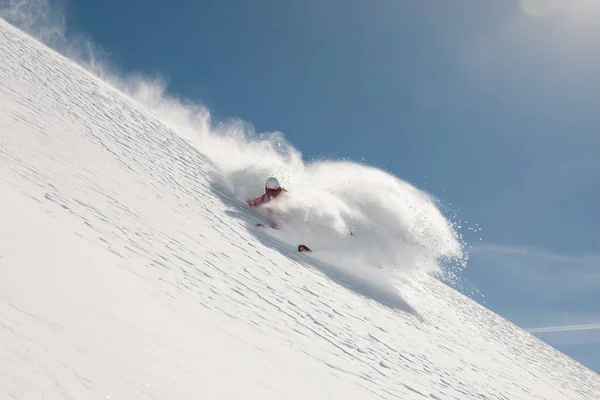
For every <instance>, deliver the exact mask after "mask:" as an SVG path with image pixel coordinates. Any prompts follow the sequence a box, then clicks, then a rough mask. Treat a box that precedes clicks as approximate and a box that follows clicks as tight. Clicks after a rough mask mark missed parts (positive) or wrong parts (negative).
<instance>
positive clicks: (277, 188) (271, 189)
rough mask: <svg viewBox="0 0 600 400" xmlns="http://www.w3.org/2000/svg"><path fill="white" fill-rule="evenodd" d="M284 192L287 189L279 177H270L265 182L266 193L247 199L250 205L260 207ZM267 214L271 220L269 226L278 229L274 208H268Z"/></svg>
mask: <svg viewBox="0 0 600 400" xmlns="http://www.w3.org/2000/svg"><path fill="white" fill-rule="evenodd" d="M283 192H287V190H285V189H284V188H282V187H281V185H280V184H279V181H278V180H277V178H273V177H270V178H269V179H267V181H266V182H265V194H263V195H262V196H260V197H257V198H255V199H248V200H246V203H248V206H249V207H260V206H262V205H265V204H267V203H268V202H270V201H271V200H274V199H276V198H277V197H279V196H280V195H281V194H282V193H283ZM267 214H268V217H267V219H268V221H269V226H270V227H271V228H273V229H277V228H278V226H277V223H275V221H274V220H273V210H271V209H270V208H267ZM257 226H263V225H262V224H257Z"/></svg>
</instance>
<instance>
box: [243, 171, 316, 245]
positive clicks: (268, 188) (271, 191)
mask: <svg viewBox="0 0 600 400" xmlns="http://www.w3.org/2000/svg"><path fill="white" fill-rule="evenodd" d="M283 192H287V190H285V189H284V188H282V187H281V185H280V184H279V181H278V180H277V178H273V177H271V178H269V179H267V181H266V182H265V194H263V195H262V196H260V197H257V198H255V199H248V200H246V203H248V206H249V207H251V208H253V207H260V206H263V205H265V204H267V203H268V202H270V201H272V200H274V199H276V198H278V197H279V196H280V195H281V194H282V193H283ZM266 210H267V214H268V217H267V220H268V221H269V226H270V227H271V228H273V229H278V226H277V223H276V222H275V221H274V220H273V214H274V211H273V210H272V209H271V208H269V207H267V208H266ZM256 226H259V227H263V226H264V225H263V224H256ZM298 251H299V252H301V253H306V252H312V250H311V249H309V248H308V246H306V245H303V244H300V245H298Z"/></svg>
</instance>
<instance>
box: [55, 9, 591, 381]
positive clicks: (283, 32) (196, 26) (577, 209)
mask: <svg viewBox="0 0 600 400" xmlns="http://www.w3.org/2000/svg"><path fill="white" fill-rule="evenodd" d="M571 3H573V4H571ZM62 4H63V5H64V7H65V10H64V11H65V16H66V24H67V27H68V32H69V34H85V35H87V36H88V37H90V38H91V40H92V41H93V42H94V43H95V44H97V45H99V46H100V47H101V48H102V49H103V50H105V51H106V52H107V54H108V57H109V60H110V62H111V63H112V65H114V66H115V67H116V68H118V69H119V71H121V72H122V73H125V74H127V73H132V72H143V73H146V74H157V75H160V76H162V77H164V78H166V79H167V81H168V83H169V90H170V92H171V93H174V94H179V95H181V96H184V97H187V98H190V99H192V100H194V101H195V102H198V103H203V104H205V105H206V106H207V107H208V108H209V109H210V111H211V113H212V114H213V116H215V118H223V119H225V118H229V117H239V118H242V119H244V120H246V121H248V122H250V123H252V124H253V125H254V126H255V128H256V130H257V131H259V132H262V131H273V130H278V131H282V132H283V133H284V134H285V136H286V137H287V139H288V140H289V141H290V142H291V143H293V144H294V146H295V147H297V148H298V149H299V150H300V151H302V152H303V154H304V156H305V158H306V159H311V158H316V157H335V158H341V157H343V158H350V159H353V160H364V161H366V162H367V163H369V164H372V165H376V166H379V167H381V168H384V169H386V170H388V171H390V172H392V173H394V174H395V175H397V176H399V177H402V178H404V179H406V180H408V181H409V182H411V183H414V184H415V185H417V186H418V187H420V188H422V189H425V190H428V191H429V192H431V193H432V194H434V195H436V196H438V197H439V198H440V199H441V200H442V201H443V202H444V204H446V205H449V206H450V207H452V208H454V209H455V210H457V212H458V213H459V215H460V216H461V217H462V218H464V219H466V220H468V221H469V223H470V225H471V226H474V225H473V224H474V223H477V224H479V225H478V226H479V227H481V228H482V229H483V231H482V232H477V234H472V233H470V234H467V235H466V239H467V241H468V242H469V244H472V245H474V246H475V248H474V249H473V250H472V251H471V259H470V262H469V265H468V268H467V270H466V272H465V277H466V279H467V280H468V285H471V286H472V287H473V288H475V289H477V290H479V291H480V292H481V293H483V294H484V295H485V298H484V300H485V304H486V306H487V307H489V308H491V309H493V310H494V311H496V312H498V313H499V314H501V315H503V316H504V317H506V318H508V319H510V320H511V321H514V322H515V323H517V324H518V325H520V326H522V327H526V328H527V327H531V328H534V327H542V326H572V325H581V324H586V325H588V326H589V325H593V324H599V323H600V307H599V304H600V290H599V289H598V288H599V287H600V250H599V249H600V235H598V233H597V232H598V231H597V229H598V225H599V222H600V208H599V207H598V204H600V173H599V172H598V171H600V157H599V156H598V153H599V150H600V128H599V127H600V109H599V107H600V106H599V104H600V74H599V73H598V71H600V51H598V43H600V25H598V24H597V21H598V20H599V18H600V3H598V2H595V1H593V0H579V1H577V2H573V1H564V0H543V1H538V0H523V1H520V2H519V1H517V0H514V1H513V0H507V1H494V2H492V1H474V0H469V1H466V0H457V1H453V2H443V1H433V0H426V1H400V0H329V1H311V0H289V1H277V0H253V1H251V2H250V1H239V0H238V1H235V0H218V1H217V0H210V1H201V0H194V1H191V0H182V1H179V2H177V3H176V5H175V3H174V4H173V5H170V6H168V7H165V5H164V4H165V3H164V2H162V1H156V0H143V1H142V0H130V1H126V2H124V1H116V0H103V1H68V2H66V3H62ZM54 5H55V4H54ZM467 233H469V232H467ZM480 238H481V239H482V241H479V239H480ZM475 299H477V300H478V301H483V300H482V298H481V297H478V296H476V297H475ZM536 334H537V335H538V336H539V337H540V338H542V339H543V340H546V341H548V342H549V343H550V344H552V345H554V346H555V347H557V348H559V349H560V350H561V351H563V352H565V353H566V354H569V355H571V356H572V357H574V358H576V359H577V360H579V361H580V362H582V363H584V364H586V365H587V366H589V367H591V368H593V369H595V370H596V371H600V329H588V330H585V331H581V330H576V329H573V330H563V331H560V332H544V333H536Z"/></svg>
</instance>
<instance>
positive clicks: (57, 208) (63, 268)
mask: <svg viewBox="0 0 600 400" xmlns="http://www.w3.org/2000/svg"><path fill="white" fill-rule="evenodd" d="M138 94H139V93H138ZM140 101H141V102H140ZM142 103H144V104H142ZM159 105H160V106H161V107H158V106H157V104H153V103H152V98H151V96H150V98H149V97H146V98H144V99H140V98H139V97H138V98H137V100H134V99H132V98H131V97H127V96H125V95H123V94H122V93H121V92H119V91H117V90H116V89H114V88H113V87H112V86H110V85H108V84H107V83H105V82H102V81H100V80H99V79H97V78H95V77H93V76H92V75H91V74H90V73H88V72H87V71H85V70H84V69H83V68H81V67H79V66H77V65H76V64H74V63H73V62H72V61H70V60H68V59H66V58H64V57H62V56H60V55H58V54H57V53H55V52H54V51H52V50H49V49H48V48H47V47H45V46H43V45H42V44H40V43H38V42H36V41H35V40H33V39H31V38H30V37H28V36H26V35H25V34H23V33H21V32H20V31H18V30H17V29H15V28H14V27H12V26H10V25H8V24H7V23H5V22H4V21H2V20H0V194H1V196H0V397H1V398H9V399H10V398H16V399H30V398H40V397H41V398H51V399H69V398H72V399H81V398H105V399H106V398H110V399H131V398H158V399H184V398H252V399H254V398H255V399H307V398H310V399H321V398H323V399H326V398H336V399H338V398H343V399H346V398H353V399H354V398H357V399H358V398H384V399H389V398H400V399H423V398H430V399H511V400H513V399H597V398H600V377H599V376H598V374H596V373H594V372H592V371H590V370H588V369H586V368H584V367H583V366H581V365H580V364H578V363H576V362H575V361H573V360H572V359H570V358H568V357H566V356H565V355H563V354H561V353H560V352H558V351H556V350H554V349H552V348H551V347H549V346H547V345H546V344H544V343H543V342H541V341H540V340H538V339H536V338H535V337H534V336H532V335H530V334H529V333H526V332H524V331H523V330H521V329H519V328H517V327H515V326H514V325H512V324H510V323H508V322H507V321H505V320H504V319H502V318H500V317H499V316H497V315H495V314H493V313H492V312H490V311H489V310H487V309H485V308H484V307H482V306H480V305H478V304H476V303H475V302H473V301H472V300H470V299H468V298H466V297H465V296H463V295H461V294H459V293H458V292H457V291H455V290H454V289H452V288H450V287H448V286H446V285H445V284H443V283H441V282H439V281H438V280H437V279H436V278H435V277H433V276H432V272H438V271H439V266H438V265H437V264H436V263H435V260H436V259H438V258H440V257H460V255H461V248H460V244H459V237H458V236H457V235H456V234H455V233H454V231H453V229H452V226H451V224H450V223H448V222H447V221H445V219H444V218H443V216H442V214H441V213H439V211H438V210H437V208H435V202H434V201H433V199H431V198H430V197H429V196H428V195H426V194H425V193H423V192H420V191H418V190H417V189H415V188H413V187H412V186H410V185H408V184H406V183H405V182H402V181H399V180H397V179H395V178H393V177H391V176H389V175H387V174H385V173H383V172H381V171H377V170H374V169H370V168H367V167H363V166H357V165H353V164H349V163H320V164H316V165H313V166H304V165H303V164H302V162H301V160H299V158H298V155H297V154H296V153H294V151H292V152H291V153H290V152H287V155H286V156H283V157H282V158H278V157H279V156H276V155H275V154H278V153H274V152H273V145H274V144H277V143H281V141H280V140H279V139H278V138H277V137H275V138H273V137H271V138H268V140H266V141H262V142H260V141H259V142H251V141H248V140H247V139H246V138H245V137H242V138H240V137H236V136H235V135H231V127H228V128H227V129H228V134H227V135H219V133H220V132H209V131H208V130H207V131H206V132H204V134H201V135H200V138H198V137H196V136H194V135H195V134H197V132H191V131H190V130H189V125H187V124H182V123H181V120H178V119H177V118H172V117H173V113H172V112H170V111H169V110H168V109H165V108H164V103H160V104H159ZM176 106H177V105H176ZM167 108H168V107H167ZM171 111H172V110H171ZM166 115H169V116H170V118H168V119H166V117H165V116H166ZM188 117H189V115H184V116H183V120H187V119H189V118H188ZM205 122H206V121H204V123H205ZM207 129H208V128H207ZM217 131H218V129H217ZM221 133H222V132H221ZM184 138H186V139H188V140H185V139H184ZM224 150H228V151H230V152H229V153H228V152H227V151H224ZM249 154H250V155H251V157H248V155H249ZM290 154H291V155H290ZM260 155H263V158H262V164H261V165H260V168H257V169H251V168H249V167H248V166H249V165H250V164H251V163H253V162H255V161H256V157H257V156H260ZM269 165H277V166H278V168H275V169H272V168H271V170H269V168H270V167H269ZM282 165H283V166H287V167H289V168H287V169H285V171H284V170H282V169H281V168H280V167H281V166H282ZM290 166H293V168H291V167H290ZM282 171H283V172H282ZM266 172H277V173H278V174H279V175H282V174H283V176H284V178H283V180H284V181H285V182H286V183H287V185H288V187H290V188H292V189H294V190H291V193H292V195H290V198H289V200H286V201H284V202H282V203H281V204H279V205H276V208H278V210H279V211H283V212H285V215H286V216H287V217H286V218H287V223H288V224H291V225H293V226H294V227H295V228H297V229H298V230H300V231H301V232H302V234H303V236H302V238H303V239H308V240H310V241H315V243H318V242H320V241H321V239H323V240H326V241H327V243H328V244H329V245H330V246H331V248H332V250H331V251H329V252H328V250H327V248H326V247H325V246H323V248H321V249H319V250H320V251H319V252H315V253H314V254H311V255H304V254H299V253H297V252H296V251H295V249H294V246H293V244H294V240H297V239H298V238H297V237H294V234H295V233H294V232H298V230H296V229H291V228H289V227H287V228H285V229H284V230H283V231H282V232H280V233H276V234H272V233H271V232H269V230H260V229H256V228H254V227H253V224H254V223H255V222H256V221H258V220H260V219H259V218H258V217H257V216H256V215H254V214H252V213H250V212H249V211H248V210H247V208H246V207H245V206H244V204H243V203H242V202H241V201H240V200H243V198H244V197H245V196H247V195H249V194H252V193H251V191H252V190H253V189H252V188H253V187H256V185H258V184H259V182H260V179H263V175H264V174H265V173H266ZM349 172H352V173H354V174H356V175H358V176H365V179H364V180H362V181H361V182H371V183H372V184H373V185H375V189H381V191H378V192H377V193H379V194H380V195H381V196H382V197H373V195H372V194H373V190H372V189H373V188H372V187H371V188H366V189H367V190H363V189H365V187H364V185H358V184H357V183H356V181H347V182H346V183H345V184H343V185H338V186H336V185H337V184H336V182H337V181H339V178H340V177H344V176H347V174H348V173H349ZM324 175H325V176H327V178H326V180H325V181H319V180H318V179H317V178H318V177H322V176H324ZM327 179H329V180H327ZM357 179H361V178H357ZM307 183H310V184H307ZM332 185H334V186H335V187H334V188H333V189H332ZM258 191H260V188H258ZM326 191H327V193H329V195H325V194H324V193H325V192H326ZM297 193H300V194H301V196H297V195H296V194H297ZM399 194H402V196H403V197H404V202H402V200H393V201H400V202H401V204H402V205H403V206H402V207H401V209H400V211H390V210H389V209H386V208H385V204H386V202H385V201H382V199H391V198H395V197H397V196H398V195H399ZM327 196H329V197H327ZM394 196H395V197H394ZM306 202H308V204H309V205H311V207H310V209H311V211H310V212H305V211H303V208H302V205H303V204H304V205H305V204H306ZM330 202H333V203H334V205H333V206H331V207H332V208H327V207H329V206H328V204H329V203H330ZM393 204H396V203H393ZM315 205H322V207H323V208H325V210H321V209H320V208H319V207H313V206H315ZM315 209H318V210H319V211H315ZM300 222H304V223H305V224H304V225H303V226H302V225H301V224H300ZM388 222H390V223H389V224H388ZM321 225H324V227H323V230H321V231H320V230H319V229H318V228H319V227H320V226H321ZM286 226H287V225H286ZM348 229H358V232H357V235H356V236H353V237H347V236H346V237H343V236H344V232H346V231H347V230H348ZM332 232H334V233H335V234H332ZM340 236H341V237H340ZM306 244H308V245H309V246H311V247H315V248H319V245H318V244H316V245H313V243H306ZM391 244H397V245H398V247H399V248H402V249H403V252H400V253H398V252H396V251H389V249H388V247H389V246H391ZM351 251H354V253H351ZM348 253H350V254H353V255H356V257H351V259H347V258H346V259H344V257H343V256H344V254H348ZM406 254H408V256H406ZM371 257H374V259H373V264H376V265H369V259H370V258H371Z"/></svg>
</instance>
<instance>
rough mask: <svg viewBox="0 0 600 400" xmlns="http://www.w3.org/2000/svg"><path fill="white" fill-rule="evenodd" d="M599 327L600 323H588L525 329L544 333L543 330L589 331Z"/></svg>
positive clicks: (530, 331)
mask: <svg viewBox="0 0 600 400" xmlns="http://www.w3.org/2000/svg"><path fill="white" fill-rule="evenodd" d="M593 329H600V324H588V325H563V326H548V327H544V328H529V329H525V330H526V331H527V332H529V333H544V332H567V331H589V330H593Z"/></svg>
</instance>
